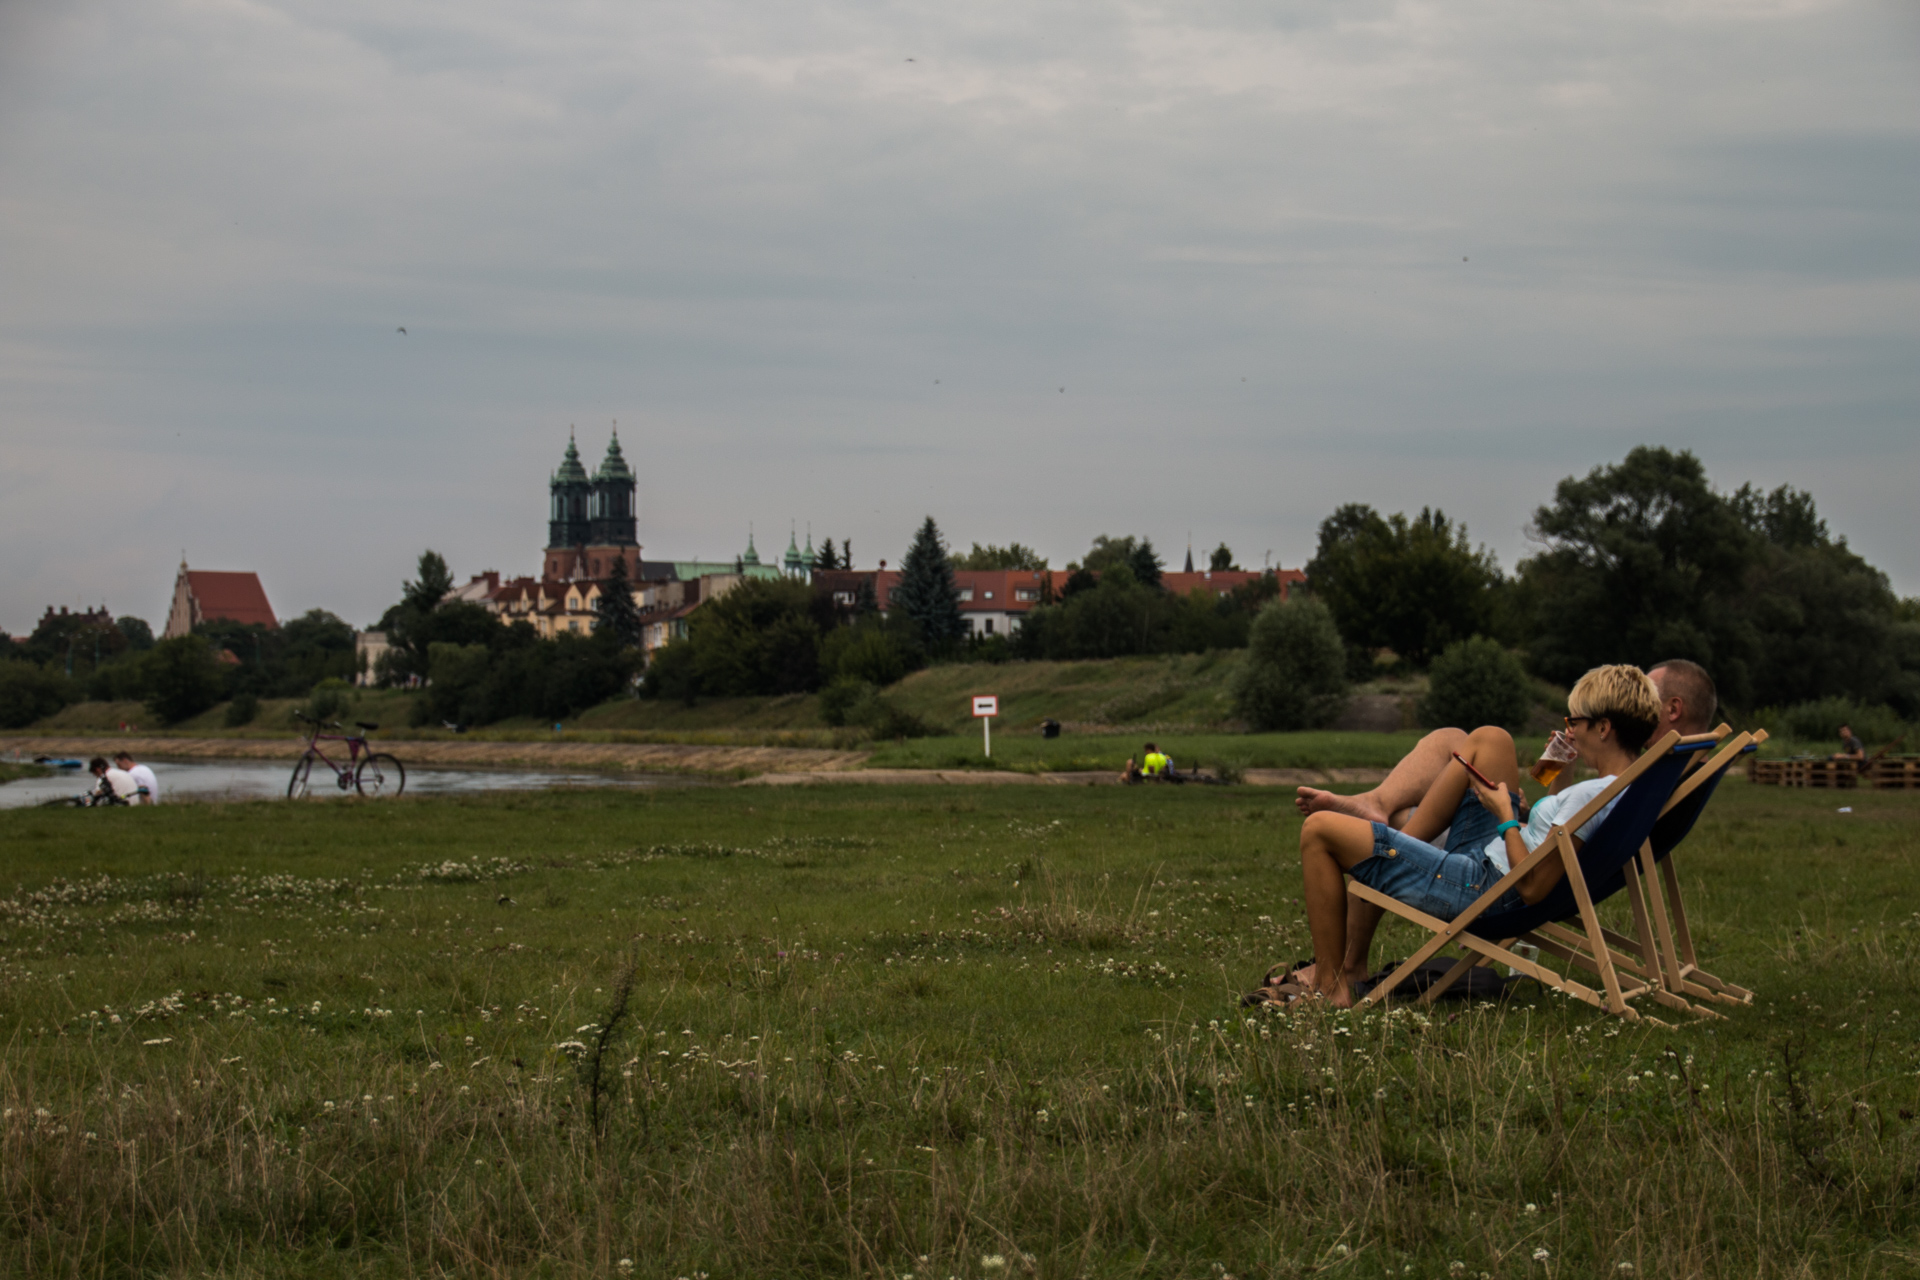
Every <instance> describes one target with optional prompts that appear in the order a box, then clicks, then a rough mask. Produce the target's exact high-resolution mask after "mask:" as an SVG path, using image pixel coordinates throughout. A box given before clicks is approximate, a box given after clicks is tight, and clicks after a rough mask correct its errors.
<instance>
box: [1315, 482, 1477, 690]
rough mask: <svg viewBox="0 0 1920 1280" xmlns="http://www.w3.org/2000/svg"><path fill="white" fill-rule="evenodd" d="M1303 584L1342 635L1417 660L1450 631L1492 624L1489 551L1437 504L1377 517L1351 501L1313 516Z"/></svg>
mask: <svg viewBox="0 0 1920 1280" xmlns="http://www.w3.org/2000/svg"><path fill="white" fill-rule="evenodd" d="M1307 585H1308V588H1309V589H1310V590H1311V591H1312V593H1313V595H1314V596H1315V597H1316V598H1317V599H1319V600H1320V601H1321V602H1322V603H1324V604H1325V605H1326V606H1327V608H1328V610H1329V611H1330V612H1331V613H1332V615H1333V619H1334V622H1335V624H1336V625H1337V626H1338V627H1339V629H1340V634H1341V636H1342V637H1343V638H1344V639H1345V640H1346V642H1347V643H1348V644H1349V645H1354V646H1358V647H1359V648H1361V649H1363V650H1372V649H1378V648H1388V649H1392V650H1393V651H1394V652H1395V653H1396V654H1398V655H1399V656H1400V657H1401V658H1403V659H1405V660H1407V661H1408V662H1411V663H1413V664H1414V665H1415V666H1421V667H1424V666H1425V665H1426V664H1427V663H1428V662H1430V661H1431V660H1432V659H1433V658H1434V657H1436V656H1437V655H1438V654H1439V653H1440V652H1441V651H1442V650H1444V649H1445V648H1446V647H1447V646H1448V645H1450V644H1452V643H1454V642H1455V641H1457V640H1465V639H1467V638H1468V637H1470V636H1474V635H1481V634H1485V633H1486V632H1488V631H1490V630H1492V629H1493V621H1494V616H1495V606H1496V602H1497V594H1498V592H1499V590H1500V588H1501V586H1502V578H1501V574H1500V568H1499V565H1498V564H1497V563H1495V561H1494V558H1493V554H1492V553H1491V552H1489V551H1487V550H1486V549H1485V548H1484V547H1482V548H1478V549H1476V548H1475V547H1474V546H1473V544H1472V543H1471V542H1469V541H1468V538H1467V528H1466V526H1465V525H1456V524H1455V523H1454V522H1453V521H1451V520H1449V519H1448V518H1447V516H1446V514H1445V513H1444V512H1442V511H1439V510H1437V509H1433V508H1425V509H1423V510H1422V511H1421V512H1420V514H1419V515H1417V516H1415V517H1413V518H1412V519H1408V518H1407V517H1406V516H1405V515H1403V514H1395V515H1392V516H1387V517H1382V516H1381V515H1380V513H1379V512H1377V511H1375V510H1374V509H1373V508H1372V507H1369V506H1364V505H1361V504H1357V503H1355V504H1349V505H1347V506H1343V507H1341V508H1339V509H1338V510H1337V511H1335V512H1334V513H1333V514H1332V515H1330V516H1328V517H1327V518H1326V519H1325V520H1324V521H1322V522H1321V525H1320V546H1319V549H1318V551H1317V552H1316V553H1315V554H1314V557H1313V559H1312V560H1310V561H1308V562H1307Z"/></svg>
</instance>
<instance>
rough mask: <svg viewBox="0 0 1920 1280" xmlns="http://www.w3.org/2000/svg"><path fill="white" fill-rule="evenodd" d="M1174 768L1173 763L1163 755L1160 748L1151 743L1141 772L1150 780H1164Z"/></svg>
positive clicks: (1142, 763)
mask: <svg viewBox="0 0 1920 1280" xmlns="http://www.w3.org/2000/svg"><path fill="white" fill-rule="evenodd" d="M1171 768H1173V761H1172V760H1171V759H1170V758H1168V757H1167V756H1166V755H1165V754H1163V753H1162V752H1161V750H1160V748H1159V747H1157V746H1155V745H1154V744H1153V743H1151V742H1149V743H1148V744H1147V755H1146V759H1144V760H1142V761H1141V767H1140V772H1142V773H1144V774H1145V775H1146V776H1147V777H1149V778H1164V777H1165V776H1166V775H1167V771H1168V770H1170V769H1171Z"/></svg>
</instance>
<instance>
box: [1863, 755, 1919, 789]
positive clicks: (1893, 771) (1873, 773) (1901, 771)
mask: <svg viewBox="0 0 1920 1280" xmlns="http://www.w3.org/2000/svg"><path fill="white" fill-rule="evenodd" d="M1867 776H1868V777H1869V778H1871V779H1872V780H1873V785H1874V786H1876V787H1883V788H1886V789H1888V790H1892V791H1920V756H1882V757H1880V759H1878V760H1874V761H1871V762H1869V763H1868V765H1867Z"/></svg>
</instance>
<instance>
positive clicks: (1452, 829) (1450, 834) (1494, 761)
mask: <svg viewBox="0 0 1920 1280" xmlns="http://www.w3.org/2000/svg"><path fill="white" fill-rule="evenodd" d="M1659 722H1660V696H1659V693H1658V691H1657V690H1655V688H1654V686H1653V682H1652V681H1651V680H1649V679H1648V678H1647V676H1646V673H1645V672H1643V671H1641V670H1640V668H1638V667H1632V666H1624V665H1623V666H1607V667H1595V668H1594V669H1593V670H1591V671H1589V672H1587V674H1585V675H1584V676H1581V677H1580V679H1579V681H1578V682H1577V683H1576V684H1575V685H1574V686H1573V692H1571V693H1570V694H1568V695H1567V733H1568V735H1569V736H1570V737H1571V738H1572V739H1573V743H1574V746H1575V747H1576V748H1577V749H1578V751H1579V758H1580V760H1581V761H1582V762H1583V763H1584V764H1586V765H1588V766H1589V767H1591V768H1592V769H1593V770H1594V771H1595V772H1596V773H1598V774H1599V775H1600V776H1599V777H1597V778H1594V779H1591V780H1589V781H1587V782H1582V783H1577V784H1575V785H1574V786H1571V787H1567V788H1565V789H1564V790H1563V791H1561V792H1560V794H1558V795H1551V796H1547V797H1546V798H1545V799H1543V800H1541V801H1539V802H1538V803H1537V804H1535V805H1534V806H1533V810H1532V812H1531V813H1530V814H1529V815H1528V817H1527V819H1526V820H1525V821H1524V822H1522V821H1521V820H1520V819H1518V818H1516V817H1515V816H1514V802H1513V798H1514V796H1515V795H1516V794H1518V793H1519V790H1520V765H1519V762H1518V760H1517V759H1516V758H1515V756H1514V750H1513V738H1512V736H1511V735H1509V734H1508V733H1507V731H1506V730H1504V729H1499V728H1494V727H1491V726H1488V727H1485V728H1480V729H1476V730H1474V731H1473V732H1472V733H1470V734H1468V735H1467V736H1466V739H1465V741H1464V743H1463V744H1462V745H1461V746H1460V748H1459V754H1460V755H1461V757H1462V758H1464V759H1466V760H1468V761H1470V762H1471V763H1472V764H1473V766H1474V768H1476V769H1478V770H1479V771H1480V772H1481V773H1483V774H1485V775H1486V776H1487V777H1488V778H1489V779H1490V780H1491V781H1492V782H1493V783H1494V786H1493V787H1491V788H1489V787H1486V786H1484V785H1482V784H1481V783H1480V782H1478V781H1476V780H1475V779H1474V778H1473V777H1472V776H1471V775H1470V774H1469V773H1468V771H1467V770H1466V768H1465V767H1464V766H1462V765H1461V764H1460V763H1459V762H1458V761H1453V760H1449V761H1448V763H1447V766H1446V768H1444V769H1442V770H1441V771H1440V773H1439V776H1438V777H1437V778H1436V779H1435V780H1434V783H1433V785H1432V786H1431V787H1429V788H1428V790H1427V793H1426V795H1425V796H1423V797H1422V798H1421V800H1420V805H1419V807H1418V808H1417V809H1416V810H1415V811H1414V814H1413V816H1412V817H1411V818H1409V819H1408V820H1407V824H1406V826H1405V827H1404V828H1403V829H1402V830H1399V831H1395V830H1394V829H1393V828H1392V827H1389V826H1388V825H1387V824H1386V823H1384V822H1376V821H1369V820H1368V819H1366V818H1362V817H1358V816H1355V815H1353V814H1347V813H1339V812H1335V811H1333V810H1330V809H1328V810H1321V811H1319V812H1315V813H1311V814H1309V815H1308V816H1307V820H1306V823H1305V825H1303V826H1302V827H1301V830H1300V867H1301V872H1302V875H1303V876H1304V878H1305V882H1306V893H1305V899H1306V906H1307V927H1308V929H1309V930H1310V931H1311V932H1312V934H1313V952H1314V955H1316V956H1340V957H1343V958H1345V960H1346V963H1341V964H1327V965H1321V964H1310V965H1307V966H1305V967H1304V968H1302V969H1300V970H1298V971H1296V972H1295V973H1294V974H1292V975H1291V976H1290V977H1289V979H1288V981H1286V982H1282V983H1280V984H1278V985H1277V986H1271V987H1269V988H1266V992H1267V998H1269V999H1272V1000H1276V1001H1279V1002H1282V1003H1284V1002H1287V1001H1289V1000H1292V999H1296V998H1298V997H1299V996H1302V995H1309V994H1311V995H1315V996H1320V997H1323V998H1325V999H1326V1000H1327V1001H1328V1002H1329V1003H1330V1004H1332V1005H1334V1006H1335V1007H1338V1008H1346V1007H1349V1006H1351V1005H1352V1003H1353V986H1352V984H1353V982H1354V981H1356V980H1357V979H1358V978H1359V977H1362V976H1364V973H1365V971H1364V968H1363V969H1362V970H1361V971H1360V972H1359V973H1355V972H1353V966H1352V962H1353V959H1354V957H1352V956H1349V955H1348V951H1347V919H1348V905H1349V896H1348V894H1347V881H1346V877H1348V876H1352V877H1353V878H1354V879H1356V880H1358V881H1360V882H1361V883H1362V884H1365V885H1368V886H1370V887H1371V888H1373V889H1375V890H1377V891H1379V892H1381V893H1384V894H1386V895H1388V896H1389V897H1392V898H1397V899H1399V900H1400V901H1401V902H1404V903H1406V904H1407V905H1408V906H1411V907H1414V908H1417V909H1418V910H1421V911H1424V912H1426V913H1427V914H1428V915H1431V916H1434V917H1436V918H1437V919H1441V920H1451V919H1453V918H1454V917H1455V916H1457V915H1459V914H1460V913H1461V912H1462V911H1465V910H1466V909H1467V908H1468V907H1469V906H1471V905H1472V904H1473V903H1474V902H1475V901H1477V900H1478V899H1479V897H1480V895H1481V894H1482V893H1484V892H1485V891H1486V889H1487V887H1488V886H1489V885H1492V884H1493V883H1495V882H1496V881H1498V880H1499V879H1500V878H1501V877H1502V876H1504V875H1506V874H1507V872H1508V871H1509V870H1511V869H1512V868H1513V867H1514V866H1515V865H1517V864H1518V863H1520V862H1521V861H1523V860H1524V859H1525V858H1526V855H1527V854H1528V853H1529V852H1531V851H1532V850H1533V849H1534V848H1535V847H1536V846H1538V845H1539V844H1540V842H1541V841H1542V840H1544V839H1546V836H1547V832H1548V831H1549V830H1551V829H1552V828H1553V826H1554V824H1555V823H1556V822H1558V821H1559V820H1560V817H1561V815H1563V814H1564V815H1568V816H1571V815H1573V814H1575V813H1577V812H1579V811H1580V809H1581V807H1582V806H1583V805H1585V804H1586V803H1587V802H1588V801H1590V800H1592V799H1593V798H1594V797H1595V796H1596V795H1598V794H1599V793H1600V791H1601V790H1602V789H1603V788H1605V786H1606V785H1607V784H1608V783H1609V782H1611V781H1613V778H1614V775H1616V774H1618V773H1619V772H1620V771H1621V770H1622V769H1624V768H1626V767H1627V766H1628V765H1630V764H1632V763H1633V761H1634V760H1635V759H1636V758H1637V757H1638V756H1639V755H1640V752H1641V751H1642V750H1643V749H1644V748H1645V747H1646V745H1647V742H1648V740H1649V739H1650V738H1651V737H1652V736H1653V731H1654V729H1655V727H1656V726H1657V725H1658V724H1659ZM1612 807H1613V806H1612V805H1608V806H1607V808H1606V809H1605V810H1603V811H1602V812H1601V813H1600V814H1599V815H1598V816H1597V817H1595V818H1594V819H1593V820H1592V821H1590V822H1589V823H1587V825H1586V826H1584V827H1582V828H1581V829H1580V830H1579V831H1578V832H1576V833H1575V837H1574V844H1575V846H1576V847H1578V846H1579V845H1581V844H1583V843H1585V840H1586V837H1587V836H1588V835H1590V834H1591V833H1592V832H1593V830H1594V829H1595V828H1596V827H1598V826H1599V824H1600V823H1601V822H1603V821H1605V820H1606V817H1607V814H1608V813H1610V812H1611V811H1612ZM1442 832H1444V833H1446V844H1445V846H1444V847H1443V846H1440V845H1435V844H1432V843H1430V841H1433V840H1435V839H1438V838H1439V837H1440V836H1441V833H1442ZM1562 874H1564V870H1563V868H1562V867H1561V865H1560V860H1559V859H1557V858H1546V859H1542V860H1541V862H1540V864H1539V865H1538V866H1536V867H1533V868H1532V869H1530V870H1529V871H1528V872H1527V873H1526V874H1525V875H1524V876H1522V877H1521V878H1520V881H1519V883H1518V884H1516V885H1515V886H1514V887H1513V888H1512V889H1510V890H1508V891H1507V893H1506V894H1505V896H1504V897H1502V899H1501V900H1500V902H1498V903H1497V904H1495V905H1494V906H1493V907H1492V908H1491V909H1492V910H1495V911H1500V910H1504V909H1507V908H1509V907H1517V906H1519V905H1520V904H1521V903H1523V902H1525V903H1533V902H1538V901H1540V899H1541V898H1544V897H1545V896H1546V895H1547V891H1548V890H1550V889H1552V888H1553V886H1554V885H1555V884H1557V883H1558V882H1559V880H1560V877H1561V875H1562ZM1360 959H1361V963H1362V964H1364V957H1361V958H1360Z"/></svg>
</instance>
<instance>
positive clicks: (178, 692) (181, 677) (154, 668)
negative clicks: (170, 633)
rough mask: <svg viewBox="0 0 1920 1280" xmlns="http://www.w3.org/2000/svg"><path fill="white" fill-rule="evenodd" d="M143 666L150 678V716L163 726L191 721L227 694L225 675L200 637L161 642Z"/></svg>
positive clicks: (148, 652) (152, 650)
mask: <svg viewBox="0 0 1920 1280" xmlns="http://www.w3.org/2000/svg"><path fill="white" fill-rule="evenodd" d="M140 662H141V665H142V666H143V667H144V668H145V669H146V676H147V680H146V685H147V712H148V714H150V715H152V716H153V717H154V718H155V719H157V720H159V721H160V722H161V723H162V724H178V723H179V722H180V721H182V720H187V719H191V718H192V717H194V716H197V715H199V714H200V713H201V712H202V711H205V710H206V709H207V708H209V707H211V706H213V705H214V704H215V703H217V702H219V701H220V698H221V695H222V694H224V693H225V692H226V684H227V679H226V673H225V672H224V671H222V670H221V669H220V663H219V661H218V659H216V658H215V657H214V656H213V649H212V647H211V646H209V645H208V644H207V642H206V641H205V640H204V639H203V638H201V637H200V636H175V637H174V638H173V639H171V640H162V641H160V643H158V644H156V645H154V646H153V648H151V649H149V650H147V652H146V655H145V656H144V657H142V658H141V659H140Z"/></svg>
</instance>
